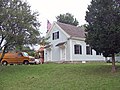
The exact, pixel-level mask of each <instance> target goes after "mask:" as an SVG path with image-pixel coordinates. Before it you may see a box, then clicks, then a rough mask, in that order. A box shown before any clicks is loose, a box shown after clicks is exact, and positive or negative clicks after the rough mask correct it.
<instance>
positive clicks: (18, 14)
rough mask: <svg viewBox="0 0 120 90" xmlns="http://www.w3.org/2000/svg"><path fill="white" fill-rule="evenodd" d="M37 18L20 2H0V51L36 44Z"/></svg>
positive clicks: (3, 0)
mask: <svg viewBox="0 0 120 90" xmlns="http://www.w3.org/2000/svg"><path fill="white" fill-rule="evenodd" d="M37 16H38V13H37V12H32V11H31V9H30V6H29V5H28V4H27V3H26V2H23V1H22V0H0V50H1V49H2V48H3V49H4V50H5V49H8V48H11V47H16V46H17V45H28V44H30V45H32V44H36V43H38V40H39V35H40V34H39V31H38V29H39V27H40V23H39V22H38V20H37Z"/></svg>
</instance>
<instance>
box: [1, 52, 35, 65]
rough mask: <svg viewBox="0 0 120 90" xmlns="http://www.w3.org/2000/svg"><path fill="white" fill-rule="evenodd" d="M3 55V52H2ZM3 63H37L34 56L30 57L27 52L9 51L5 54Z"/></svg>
mask: <svg viewBox="0 0 120 90" xmlns="http://www.w3.org/2000/svg"><path fill="white" fill-rule="evenodd" d="M0 57H1V53H0ZM1 63H2V64H3V65H7V64H26V65H27V64H35V59H34V58H33V57H29V55H28V53H26V52H14V53H12V52H8V53H6V54H5V55H4V57H3V59H2V61H1Z"/></svg>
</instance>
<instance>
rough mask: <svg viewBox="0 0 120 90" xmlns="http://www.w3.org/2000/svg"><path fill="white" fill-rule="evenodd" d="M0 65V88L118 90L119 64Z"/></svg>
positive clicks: (119, 79) (3, 89) (119, 88)
mask: <svg viewBox="0 0 120 90" xmlns="http://www.w3.org/2000/svg"><path fill="white" fill-rule="evenodd" d="M117 68H118V71H117V73H114V74H113V73H111V65H110V64H108V63H86V64H53V63H50V64H43V65H11V66H0V90H120V64H117Z"/></svg>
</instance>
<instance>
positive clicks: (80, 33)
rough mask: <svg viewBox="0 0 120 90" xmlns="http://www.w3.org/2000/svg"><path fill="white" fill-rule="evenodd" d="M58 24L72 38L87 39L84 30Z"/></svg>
mask: <svg viewBox="0 0 120 90" xmlns="http://www.w3.org/2000/svg"><path fill="white" fill-rule="evenodd" d="M57 24H58V25H59V26H60V27H61V28H62V29H63V30H64V31H65V32H66V33H67V34H68V35H70V36H71V37H78V38H85V30H84V29H83V28H81V27H77V26H73V25H70V24H65V23H60V22H57Z"/></svg>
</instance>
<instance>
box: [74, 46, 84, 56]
mask: <svg viewBox="0 0 120 90" xmlns="http://www.w3.org/2000/svg"><path fill="white" fill-rule="evenodd" d="M74 52H75V54H82V47H81V45H74Z"/></svg>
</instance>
